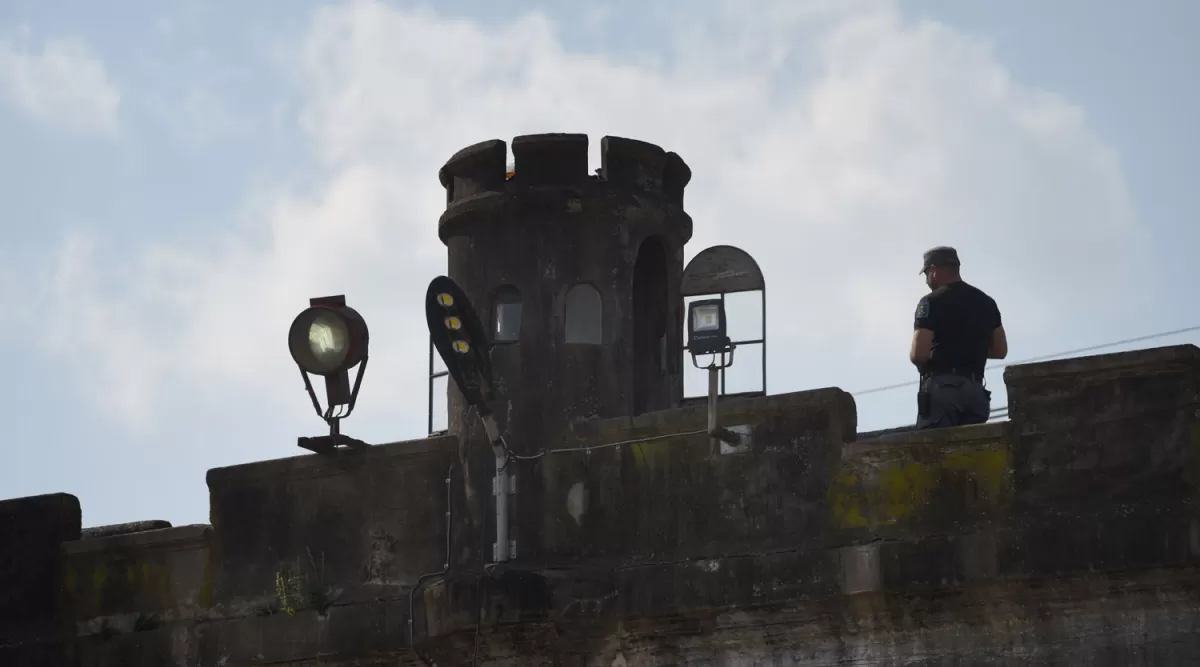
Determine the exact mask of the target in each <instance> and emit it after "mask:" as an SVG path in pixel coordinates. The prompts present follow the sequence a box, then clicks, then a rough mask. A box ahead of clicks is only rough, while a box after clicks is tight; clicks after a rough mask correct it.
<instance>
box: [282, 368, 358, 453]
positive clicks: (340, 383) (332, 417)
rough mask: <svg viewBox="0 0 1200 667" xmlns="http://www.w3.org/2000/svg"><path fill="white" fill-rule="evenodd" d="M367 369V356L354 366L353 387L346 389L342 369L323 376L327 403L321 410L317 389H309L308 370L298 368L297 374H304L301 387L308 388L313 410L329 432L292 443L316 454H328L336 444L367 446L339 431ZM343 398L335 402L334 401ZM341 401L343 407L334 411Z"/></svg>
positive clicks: (310, 387) (352, 410)
mask: <svg viewBox="0 0 1200 667" xmlns="http://www.w3.org/2000/svg"><path fill="white" fill-rule="evenodd" d="M366 372H367V358H366V357H363V360H362V362H361V364H360V365H359V367H358V373H357V375H356V376H355V378H354V388H353V389H350V390H349V391H348V392H347V391H346V390H347V389H349V386H348V385H349V378H348V376H346V375H345V374H344V373H345V372H344V371H343V373H341V374H339V375H338V376H337V377H327V378H325V394H326V400H328V401H329V407H328V408H326V409H325V410H321V402H320V401H318V400H317V392H316V391H314V390H313V386H312V382H311V381H310V380H309V379H308V373H307V372H306V371H305V370H304V369H303V368H301V369H300V375H301V377H303V378H304V388H305V389H306V390H307V391H308V397H309V398H310V399H312V404H313V409H314V410H316V411H317V415H319V416H320V417H321V419H324V420H325V423H327V424H329V435H320V436H317V437H315V438H297V439H296V445H297V446H299V447H302V448H303V449H307V450H309V451H310V452H316V453H317V454H329V453H331V452H333V451H334V450H336V449H337V448H338V447H339V446H345V447H349V448H350V449H365V448H367V447H370V445H368V444H367V443H365V442H363V441H362V440H359V439H358V438H351V437H350V436H348V435H342V428H341V424H342V420H343V419H345V418H346V417H349V416H350V413H351V412H354V404H355V403H356V402H358V389H359V387H361V386H362V379H363V375H365V374H366ZM339 400H341V401H344V403H339V402H337V401H339ZM338 405H344V406H345V408H346V410H345V412H342V413H340V414H334V407H336V406H338Z"/></svg>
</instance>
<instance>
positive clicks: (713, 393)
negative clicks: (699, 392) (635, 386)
mask: <svg viewBox="0 0 1200 667" xmlns="http://www.w3.org/2000/svg"><path fill="white" fill-rule="evenodd" d="M733 350H734V346H733V345H730V347H729V350H728V351H727V352H721V353H720V354H719V357H720V359H721V361H720V363H718V362H717V357H718V354H713V361H712V363H710V364H709V365H708V366H707V368H708V434H709V435H710V436H711V437H712V440H711V441H710V443H709V445H710V448H711V449H710V452H709V453H710V454H711V455H713V456H715V455H716V454H717V452H719V451H720V450H721V443H722V442H725V443H727V444H730V445H737V444H740V443H741V436H739V435H738V434H737V433H734V432H733V431H730V430H729V429H727V428H723V427H722V426H721V425H720V424H719V423H718V420H717V397H718V396H719V395H720V377H721V370H722V369H725V368H728V367H730V366H732V365H733ZM727 353H728V354H729V359H728V360H726V359H725V355H726V354H727ZM692 365H694V366H695V367H696V368H701V366H700V364H699V363H697V362H696V355H692Z"/></svg>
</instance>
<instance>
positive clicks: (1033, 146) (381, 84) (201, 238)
mask: <svg viewBox="0 0 1200 667" xmlns="http://www.w3.org/2000/svg"><path fill="white" fill-rule="evenodd" d="M1198 22H1200V5H1197V4H1196V3H1194V2H1189V1H1187V0H1178V1H1169V0H1162V1H1160V2H1156V3H1153V4H1145V5H1142V6H1138V5H1136V4H1135V3H1128V2H1117V1H1116V0H1108V1H1105V2H1097V1H1095V0H1059V1H1057V2H1055V3H1045V2H1035V1H1034V0H1012V1H1010V2H1005V3H993V2H962V1H961V0H924V1H921V2H917V1H916V0H912V1H903V0H896V1H888V0H757V1H756V0H742V2H731V1H726V0H689V1H687V2H683V1H682V0H681V1H678V2H674V1H663V2H656V3H644V2H632V1H628V0H617V1H615V2H610V3H597V2H587V3H584V2H576V1H569V2H568V1H563V0H557V1H555V2H550V1H545V2H536V1H523V2H516V1H515V0H491V1H490V2H487V3H479V2H465V1H464V2H454V3H446V2H443V3H427V4H422V3H415V2H400V1H397V2H380V1H375V0H355V1H349V2H344V3H338V2H328V3H321V2H312V1H308V0H270V1H268V0H264V1H262V2H254V3H245V2H229V1H216V0H214V1H203V2H202V1H198V0H181V1H179V2H174V3H160V2H151V1H149V0H143V1H135V0H128V1H121V2H118V1H116V0H114V1H112V2H106V3H94V2H84V1H82V0H80V1H78V2H57V1H53V2H48V1H46V0H6V1H5V2H4V3H2V4H0V207H2V209H0V231H2V232H3V243H0V344H3V349H5V350H7V351H8V354H7V355H6V360H7V363H6V370H7V371H8V373H9V375H8V381H7V382H5V383H4V384H3V386H2V388H0V401H2V403H0V405H3V413H2V414H3V415H4V416H5V417H6V422H7V424H6V427H7V431H8V432H7V438H6V442H7V446H6V452H5V462H4V464H3V466H0V498H3V497H20V496H27V495H35V494H41V493H52V492H68V493H72V494H74V495H76V496H78V497H79V498H80V501H81V504H82V506H83V514H84V524H85V525H89V526H95V525H102V524H111V523H120V522H126V521H136V520H144V519H166V520H168V521H172V522H173V523H175V524H176V525H180V524H186V523H203V522H206V521H207V512H208V499H207V489H206V487H205V482H204V476H205V472H206V470H208V469H209V468H213V467H220V466H226V465H233V464H238V463H244V462H248V461H255V460H262V459H272V458H282V457H287V456H294V455H297V454H302V453H304V452H303V451H302V450H298V449H297V448H296V444H295V443H296V441H295V438H296V437H297V436H301V435H319V434H321V433H322V432H323V430H324V424H323V423H322V422H321V421H320V420H319V419H318V418H317V417H316V415H314V414H313V412H312V407H311V405H310V403H309V401H308V399H307V397H306V396H305V395H304V391H303V385H302V383H301V381H300V378H299V377H298V372H297V370H296V367H295V365H294V364H293V362H292V360H291V358H290V356H289V355H288V352H287V349H286V346H285V343H284V340H285V336H286V330H287V327H288V325H289V324H290V322H291V319H292V318H293V317H294V316H295V314H296V313H298V312H299V311H300V310H302V309H303V308H304V307H305V306H306V305H307V300H308V299H309V298H310V297H313V296H322V295H327V294H343V293H344V294H346V295H347V298H348V300H349V302H350V303H351V305H353V306H354V307H356V308H357V309H358V310H359V311H360V312H361V313H362V314H363V315H364V316H365V317H366V319H367V321H368V322H369V324H370V327H371V332H372V356H371V364H370V369H369V371H368V373H367V376H366V378H365V379H364V383H363V388H362V394H361V397H360V399H359V404H358V408H357V410H356V412H355V414H354V415H353V416H352V417H350V418H349V419H348V420H347V421H346V422H345V424H344V425H343V429H344V431H345V432H346V433H348V434H351V435H354V436H355V437H358V438H361V439H363V440H366V441H368V442H391V441H398V440H405V439H410V438H419V437H423V436H424V435H425V434H426V430H427V429H426V398H427V388H426V374H427V369H426V364H427V356H426V355H427V351H428V347H427V340H428V333H427V331H426V329H425V324H424V320H423V315H422V310H421V309H422V298H423V295H424V290H425V288H426V286H427V285H428V282H429V280H430V279H431V278H432V277H433V276H435V275H437V274H439V273H442V272H444V271H445V268H446V252H445V247H444V246H443V245H442V244H441V243H440V241H439V240H438V238H437V235H436V224H437V218H438V215H439V214H440V213H441V211H442V210H443V208H444V205H445V194H444V192H443V190H442V189H441V187H440V185H439V183H438V180H437V170H438V168H439V167H440V166H441V165H442V164H443V163H444V162H445V160H446V159H447V158H448V157H449V156H450V155H451V154H453V153H454V152H455V151H456V150H458V149H459V148H462V147H464V146H467V145H470V144H473V143H476V142H478V141H483V140H486V139H493V138H499V139H504V140H506V141H507V140H511V138H512V137H514V136H518V135H521V134H529V133H541V132H582V133H587V134H588V135H589V136H590V138H591V153H592V162H593V163H594V166H599V156H598V149H599V143H600V142H599V139H600V138H601V137H603V136H605V135H614V136H626V137H632V138H637V139H642V140H645V141H650V142H653V143H656V144H659V145H661V146H663V147H664V148H666V149H667V150H672V151H675V152H677V153H679V154H680V155H681V156H682V157H683V158H684V159H685V160H686V161H687V162H688V163H689V165H690V166H691V168H692V170H693V174H694V176H693V179H692V182H691V184H690V185H689V187H688V190H687V194H686V200H685V201H686V207H687V209H688V211H689V213H690V214H691V215H692V217H693V219H694V222H695V234H694V237H693V239H692V241H691V242H690V243H689V244H688V249H687V256H688V257H689V258H690V257H691V256H692V255H694V254H695V253H696V252H698V251H700V250H701V249H703V248H705V247H708V246H712V245H716V244H733V245H737V246H739V247H742V248H744V249H745V250H747V251H748V252H750V253H751V254H752V255H753V256H754V257H755V258H756V259H757V261H758V262H759V264H760V265H761V267H762V269H763V271H764V273H765V275H766V281H767V286H768V291H767V295H768V298H767V309H768V328H767V336H768V341H769V345H770V346H769V355H768V359H767V364H768V368H769V383H768V387H767V389H768V391H769V392H770V393H782V392H788V391H800V390H806V389H814V388H819V387H829V386H836V387H841V388H842V389H845V390H847V391H850V392H858V391H862V390H866V389H870V388H873V387H879V386H883V385H889V384H894V383H900V382H905V381H910V380H914V379H915V371H914V370H913V368H912V366H911V365H910V364H909V363H908V361H907V350H908V345H909V341H910V338H911V322H912V316H913V311H914V308H915V305H916V302H917V300H918V299H919V298H920V297H921V295H922V294H923V293H924V292H925V291H926V288H925V286H924V284H923V281H922V278H921V277H920V276H918V275H917V269H918V268H919V267H920V256H921V253H922V252H923V251H924V250H925V249H927V248H929V247H932V246H935V245H944V244H945V245H954V246H955V247H957V248H958V250H959V253H960V256H961V257H962V260H963V272H964V277H965V278H966V280H968V282H971V283H972V284H975V285H977V286H979V287H981V288H982V289H984V290H985V291H987V292H988V293H989V294H991V295H992V296H993V297H994V298H996V300H997V302H998V303H999V305H1000V307H1001V310H1002V312H1003V316H1004V321H1005V327H1006V330H1007V331H1008V335H1009V343H1010V355H1009V361H1019V360H1021V359H1024V358H1030V357H1035V356H1042V355H1048V354H1055V353H1057V352H1060V351H1065V350H1070V349H1073V348H1078V347H1084V346H1089V345H1095V344H1102V343H1107V342H1111V341H1117V340H1121V339H1124V338H1129V337H1134V336H1141V335H1146V334H1153V333H1156V332H1161V331H1168V330H1173V329H1179V328H1183V327H1188V326H1194V325H1197V324H1200V305H1198V304H1197V302H1196V301H1195V298H1194V295H1195V294H1196V288H1197V286H1200V279H1198V278H1197V271H1196V269H1195V267H1194V265H1193V264H1192V262H1193V261H1194V258H1195V253H1196V248H1198V247H1200V225H1198V224H1197V222H1196V221H1197V218H1198V214H1200V188H1197V187H1196V186H1195V174H1196V170H1195V167H1194V159H1195V156H1196V155H1198V154H1200V130H1198V129H1197V127H1198V126H1197V123H1196V118H1198V117H1200V79H1197V77H1195V75H1194V71H1193V66H1194V63H1196V62H1200V44H1198V43H1197V42H1196V41H1195V40H1194V39H1192V34H1194V32H1195V30H1194V28H1195V26H1196V25H1197V24H1198ZM735 310H736V312H731V318H732V319H736V324H737V326H739V327H742V328H743V330H751V331H752V330H753V329H754V328H755V327H756V326H758V325H759V323H758V322H757V321H752V313H753V311H754V308H749V307H746V306H745V305H744V304H743V305H739V306H737V307H736V308H735ZM1197 342H1200V341H1198V340H1197V336H1196V335H1195V334H1194V333H1193V334H1189V335H1187V336H1175V337H1166V338H1162V339H1160V340H1155V341H1150V342H1143V343H1139V344H1137V345H1135V346H1133V347H1143V346H1153V345H1166V344H1179V343H1197ZM1128 347H1130V346H1125V347H1124V348H1122V347H1114V348H1112V349H1113V350H1119V349H1126V348H1128ZM760 370H761V369H760V367H759V366H758V365H757V359H756V358H755V357H754V355H744V356H741V357H739V358H738V360H737V361H736V363H735V369H734V371H731V374H730V387H729V388H730V390H731V391H735V390H739V389H754V388H758V387H757V386H751V385H753V384H754V383H755V382H756V377H757V374H758V373H759V372H760ZM735 371H736V372H735ZM988 381H989V386H990V387H991V388H992V389H993V392H994V395H993V405H994V406H1000V405H1004V401H1005V395H1004V389H1003V376H1002V370H999V369H998V370H995V371H991V372H989V374H988ZM915 403H916V401H915V395H914V392H913V389H912V388H911V387H910V388H902V389H899V390H895V391H885V392H878V393H873V394H865V395H863V396H861V397H859V398H858V413H859V415H858V420H859V428H860V430H862V431H865V430H869V429H877V428H886V427H891V426H899V425H903V424H906V423H911V421H912V419H913V417H914V415H913V412H914V410H915ZM438 419H439V420H440V421H441V422H442V423H444V415H440V416H439V417H438Z"/></svg>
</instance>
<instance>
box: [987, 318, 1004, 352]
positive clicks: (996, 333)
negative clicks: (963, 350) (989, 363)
mask: <svg viewBox="0 0 1200 667" xmlns="http://www.w3.org/2000/svg"><path fill="white" fill-rule="evenodd" d="M987 356H988V359H1003V358H1004V357H1007V356H1008V337H1007V336H1005V335H1004V325H1000V326H998V327H996V328H995V329H992V344H991V345H989V346H988V353H987Z"/></svg>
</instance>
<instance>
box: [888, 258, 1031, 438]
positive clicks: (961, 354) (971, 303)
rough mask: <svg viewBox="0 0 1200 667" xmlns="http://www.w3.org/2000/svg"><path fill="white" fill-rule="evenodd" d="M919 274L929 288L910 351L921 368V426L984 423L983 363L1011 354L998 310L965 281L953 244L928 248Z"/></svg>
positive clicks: (987, 393) (986, 395) (987, 409)
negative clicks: (951, 246) (960, 272)
mask: <svg viewBox="0 0 1200 667" xmlns="http://www.w3.org/2000/svg"><path fill="white" fill-rule="evenodd" d="M921 273H923V274H925V284H926V285H928V286H929V290H930V291H929V294H926V295H925V296H923V297H921V300H920V302H918V303H917V313H916V318H915V322H914V324H913V329H914V331H913V339H912V349H911V350H910V351H909V359H910V360H911V361H912V363H913V365H915V366H916V367H917V369H918V370H919V371H920V373H921V388H920V389H919V390H918V391H917V428H919V429H927V428H945V427H948V426H961V425H964V424H982V423H984V422H986V421H987V420H988V416H989V414H990V411H991V400H992V393H991V392H990V391H988V390H987V387H986V386H985V385H984V378H983V369H984V365H985V364H986V363H987V360H988V359H1003V358H1004V357H1005V356H1007V355H1008V340H1007V338H1006V337H1005V334H1004V326H1003V325H1002V324H1001V321H1000V309H999V308H998V307H997V306H996V302H995V301H994V300H993V299H992V298H991V297H990V296H988V295H987V294H985V293H984V292H983V291H982V290H980V289H978V288H976V287H974V286H972V285H968V284H967V283H966V282H964V281H963V279H962V277H961V276H960V275H959V261H958V252H957V251H956V250H955V249H954V248H949V247H946V246H939V247H937V248H933V249H931V250H929V251H927V252H926V253H925V257H924V263H923V264H922V267H921Z"/></svg>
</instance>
